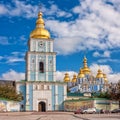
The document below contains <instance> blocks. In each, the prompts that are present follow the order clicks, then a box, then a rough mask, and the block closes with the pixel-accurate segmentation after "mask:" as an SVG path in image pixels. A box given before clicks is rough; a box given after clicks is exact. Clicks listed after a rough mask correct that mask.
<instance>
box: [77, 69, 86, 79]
mask: <svg viewBox="0 0 120 120" xmlns="http://www.w3.org/2000/svg"><path fill="white" fill-rule="evenodd" d="M84 77H85V75H84V73H83V70H82V69H81V70H80V72H79V74H78V78H84Z"/></svg>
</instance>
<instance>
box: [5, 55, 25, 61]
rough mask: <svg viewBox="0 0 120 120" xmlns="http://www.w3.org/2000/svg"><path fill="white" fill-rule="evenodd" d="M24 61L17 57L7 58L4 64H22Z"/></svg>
mask: <svg viewBox="0 0 120 120" xmlns="http://www.w3.org/2000/svg"><path fill="white" fill-rule="evenodd" d="M23 61H25V60H24V58H19V57H12V56H10V57H7V62H6V63H15V62H23Z"/></svg>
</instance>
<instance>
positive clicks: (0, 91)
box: [0, 83, 23, 101]
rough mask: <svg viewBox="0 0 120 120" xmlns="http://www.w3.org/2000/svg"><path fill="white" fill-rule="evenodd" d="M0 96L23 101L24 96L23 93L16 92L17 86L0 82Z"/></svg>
mask: <svg viewBox="0 0 120 120" xmlns="http://www.w3.org/2000/svg"><path fill="white" fill-rule="evenodd" d="M0 98H5V99H9V100H14V101H21V100H22V98H23V97H22V94H21V93H17V92H16V88H15V87H13V86H12V85H10V84H8V83H6V84H0Z"/></svg>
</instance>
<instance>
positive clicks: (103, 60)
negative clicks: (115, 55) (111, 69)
mask: <svg viewBox="0 0 120 120" xmlns="http://www.w3.org/2000/svg"><path fill="white" fill-rule="evenodd" d="M97 62H98V63H106V62H114V63H119V62H120V61H119V60H118V59H111V58H108V59H99V60H98V61H97Z"/></svg>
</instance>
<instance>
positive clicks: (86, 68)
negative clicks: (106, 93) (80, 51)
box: [82, 56, 90, 74]
mask: <svg viewBox="0 0 120 120" xmlns="http://www.w3.org/2000/svg"><path fill="white" fill-rule="evenodd" d="M82 69H83V73H84V74H90V69H89V68H88V66H87V58H86V56H84V59H83V68H82Z"/></svg>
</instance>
